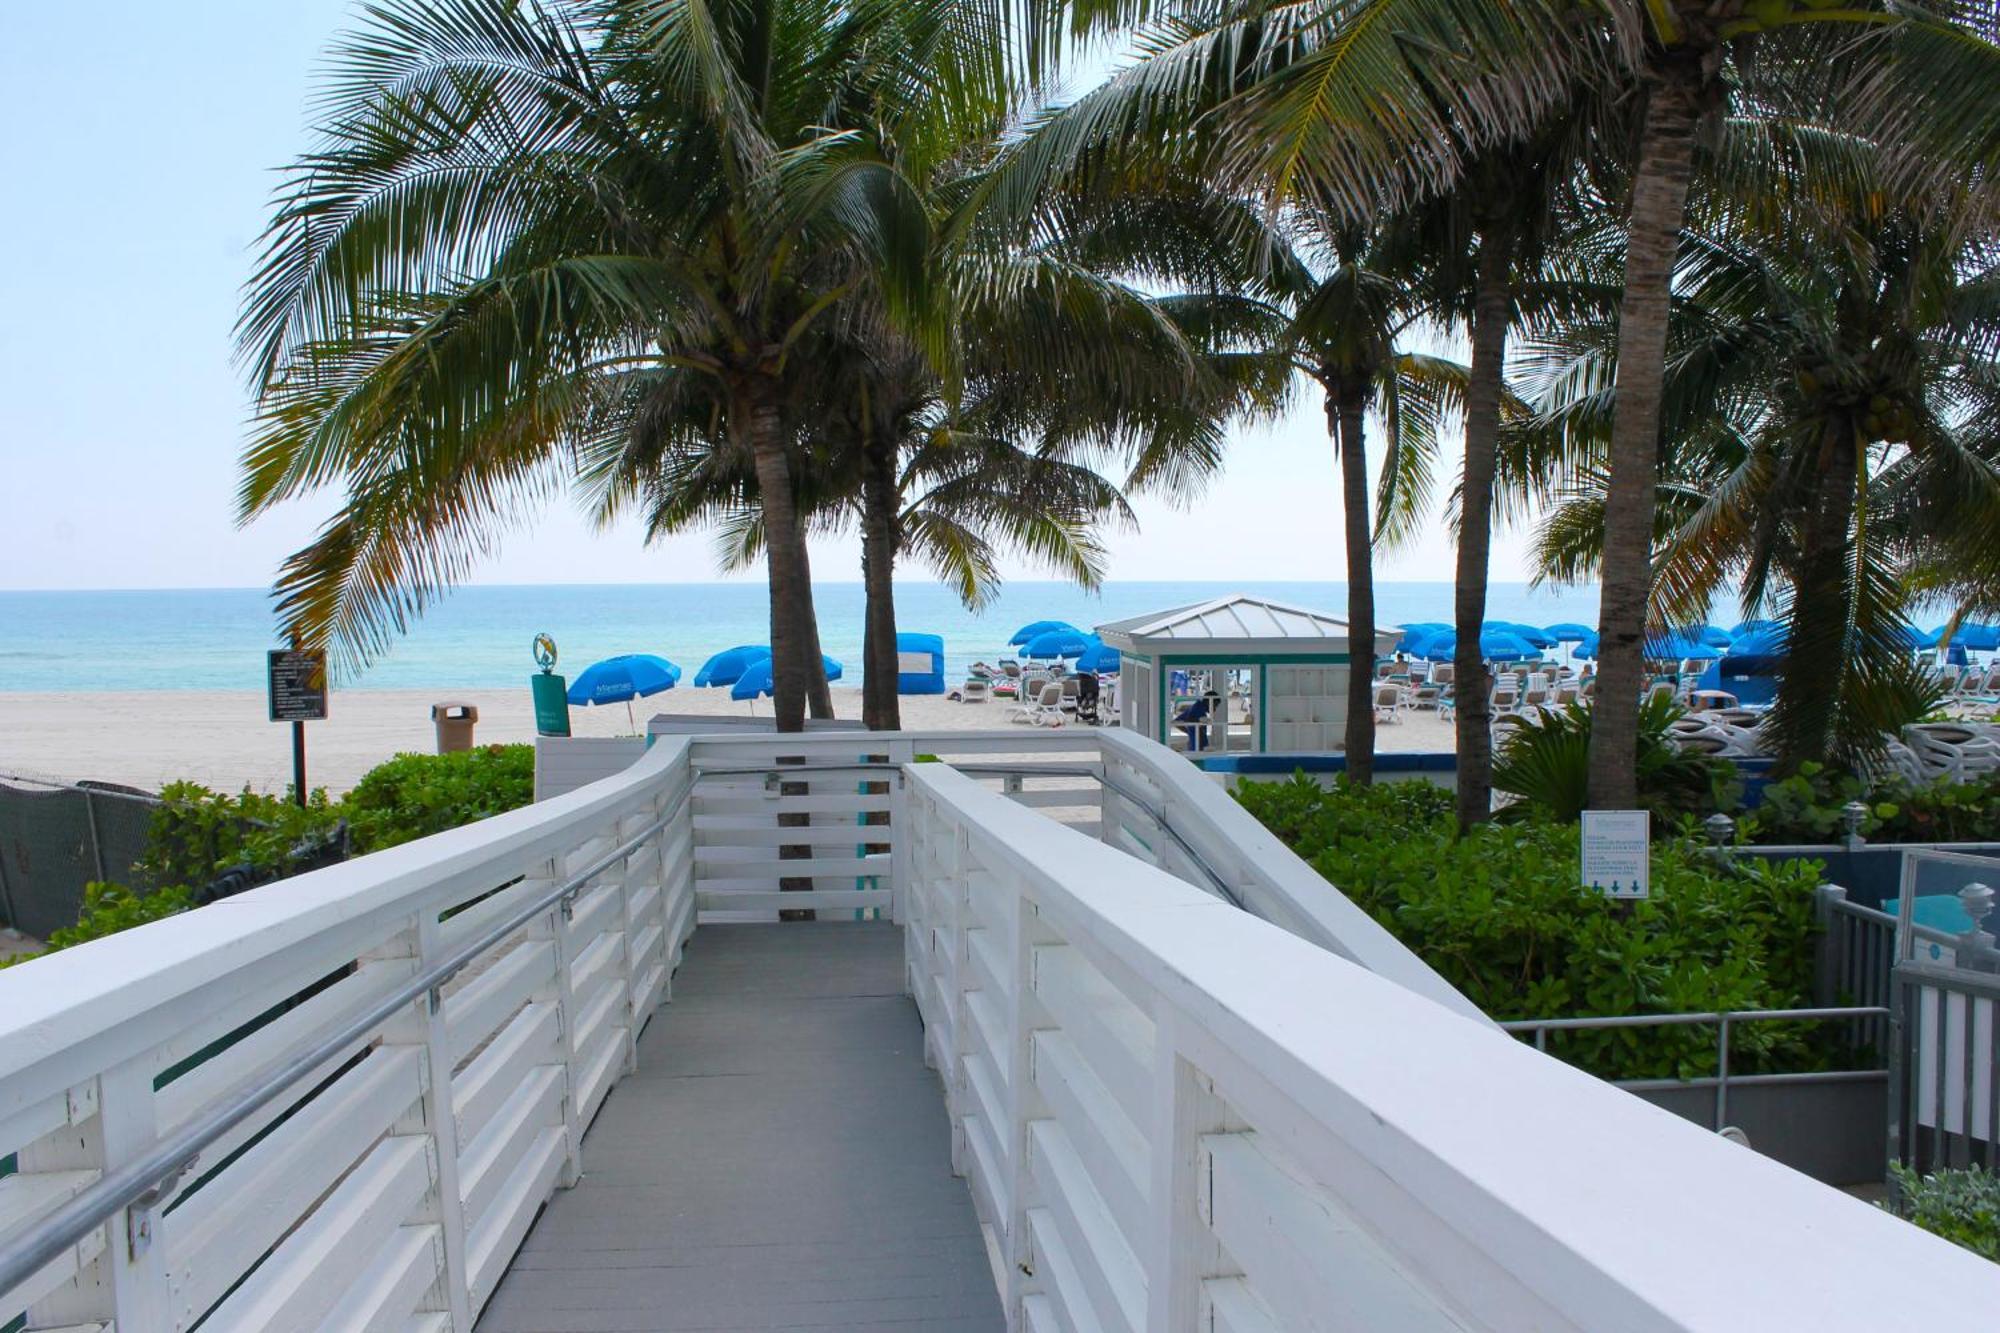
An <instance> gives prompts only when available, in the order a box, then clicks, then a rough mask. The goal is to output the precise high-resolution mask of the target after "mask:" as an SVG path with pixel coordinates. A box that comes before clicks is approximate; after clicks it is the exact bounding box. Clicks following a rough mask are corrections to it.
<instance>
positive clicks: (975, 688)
mask: <svg viewBox="0 0 2000 1333" xmlns="http://www.w3.org/2000/svg"><path fill="white" fill-rule="evenodd" d="M959 695H960V698H959V702H960V703H968V704H983V703H985V702H986V701H987V700H989V699H991V698H992V697H993V685H992V683H991V682H990V681H988V680H987V679H986V678H985V677H984V676H974V677H973V678H972V679H970V680H968V681H966V682H965V684H963V685H961V686H959Z"/></svg>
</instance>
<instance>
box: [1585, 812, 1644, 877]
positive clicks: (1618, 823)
mask: <svg viewBox="0 0 2000 1333" xmlns="http://www.w3.org/2000/svg"><path fill="white" fill-rule="evenodd" d="M1652 832H1653V829H1652V816H1651V815H1649V814H1647V813H1646V812H1645V811H1644V810H1586V811H1584V812H1583V882H1584V885H1585V886H1586V887H1588V888H1592V889H1595V890H1596V891H1597V892H1599V893H1601V894H1603V895H1604V896H1605V897H1607V898H1644V897H1646V896H1647V894H1648V893H1649V892H1650V891H1651V884H1652V876H1651V864H1650V853H1651V851H1652Z"/></svg>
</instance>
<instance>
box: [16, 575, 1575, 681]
mask: <svg viewBox="0 0 2000 1333" xmlns="http://www.w3.org/2000/svg"><path fill="white" fill-rule="evenodd" d="M1232 592H1248V593H1254V594H1256V595H1258V596H1263V597H1269V598H1272V599H1274V600H1277V601H1285V602H1292V603H1295V604H1298V605H1301V606H1308V607H1312V608H1314V609H1317V610H1323V611H1329V612H1332V613H1333V614H1335V615H1344V614H1345V608H1346V605H1347V585H1346V584H1344V583H1337V582H1190V581H1166V582H1141V581H1121V582H1112V583H1107V584H1105V585H1104V587H1103V588H1102V589H1101V590H1099V591H1098V592H1094V593H1092V592H1086V591H1084V590H1082V589H1080V588H1078V587H1076V586H1075V585H1074V584H1069V583H1060V582H1031V581H1022V582H1014V583H1009V584H1007V585H1006V586H1005V587H1003V588H1002V589H1001V591H1000V594H999V596H998V597H996V598H995V600H994V601H993V602H992V603H991V604H990V605H989V606H987V607H985V608H984V609H982V610H981V611H978V612H972V611H968V610H966V609H965V607H964V606H962V605H961V604H960V603H959V601H958V598H957V597H956V596H955V595H953V593H952V592H951V591H950V590H949V589H947V588H945V587H944V586H943V585H941V584H937V583H930V582H915V581H913V582H908V583H898V584H897V585H896V612H897V623H898V627H899V628H900V629H902V630H904V631H906V632H907V631H918V632H923V633H930V634H938V635H942V636H943V638H944V641H945V662H946V671H947V673H948V674H949V675H950V676H951V677H953V678H956V677H958V676H959V675H961V674H962V673H963V671H964V669H965V668H966V666H967V665H969V664H970V663H972V662H975V661H978V660H980V659H981V658H984V659H986V660H987V661H993V660H995V659H996V658H998V657H1000V656H1002V655H1004V653H1005V652H1006V643H1007V638H1008V636H1009V635H1011V634H1012V633H1013V632H1014V630H1015V629H1016V628H1017V627H1018V626H1020V625H1022V624H1024V623H1026V622H1028V621H1031V620H1042V619H1055V620H1067V621H1070V622H1071V623H1073V624H1075V625H1078V626H1080V627H1081V628H1083V629H1086V630H1088V629H1090V628H1092V627H1093V626H1095V625H1098V624H1102V623H1105V622H1107V621H1112V620H1120V619H1123V618H1125V617H1128V616H1136V615H1142V614H1144V613H1146V612H1148V611H1156V610H1160V611H1163V610H1167V609H1169V608H1172V607H1176V606H1182V605H1185V604H1187V603H1190V602H1200V601H1207V600H1210V599H1212V598H1216V597H1221V596H1225V595H1227V594H1229V593H1232ZM813 595H814V599H815V602H816V605H817V607H818V611H819V621H820V640H821V644H822V646H823V647H824V648H825V650H826V651H827V652H828V653H829V654H831V655H832V656H833V657H835V658H837V659H839V660H840V661H842V662H843V663H845V664H846V667H847V671H846V674H845V677H844V679H843V680H842V682H841V683H842V684H845V685H858V684H859V683H860V678H861V670H860V668H861V635H862V606H863V595H862V587H861V584H860V583H858V582H854V583H831V582H830V583H817V584H815V585H814V588H813ZM1375 600H1376V615H1377V617H1378V619H1379V620H1380V621H1381V622H1382V623H1383V624H1385V625H1392V624H1402V623H1408V622H1411V621H1423V620H1435V621H1450V620H1451V618H1452V585H1451V584H1450V583H1448V582H1438V583H1428V582H1383V583H1378V584H1377V585H1376V590H1375ZM1487 616H1488V618H1489V619H1493V620H1514V621H1525V622H1527V623H1530V624H1535V625H1542V624H1551V623H1554V622H1556V621H1565V620H1568V621H1580V622H1582V623H1585V624H1595V623H1596V619H1597V587H1596V586H1595V585H1594V584H1593V585H1588V586H1580V587H1571V588H1550V587H1540V588H1537V587H1530V586H1529V585H1527V584H1525V583H1502V584H1494V585H1493V586H1492V588H1491V589H1490V590H1489V592H1488V597H1487ZM542 632H547V633H549V634H552V635H553V636H554V637H555V640H556V643H557V645H558V646H559V648H560V650H561V654H562V660H561V663H560V665H559V667H558V670H560V671H562V672H564V673H565V674H566V675H569V676H572V677H573V676H575V675H576V673H578V672H579V671H581V670H582V669H583V668H584V667H586V666H588V665H589V664H590V663H592V662H595V661H598V660H600V659H602V658H606V657H612V656H615V655H617V654H619V653H633V652H646V653H658V654H660V655H661V656H663V657H666V658H668V659H669V660H671V661H673V662H676V663H678V664H679V665H680V666H681V667H682V668H683V669H684V670H685V672H686V675H687V678H688V679H690V680H691V679H692V678H693V676H694V673H695V671H696V669H697V668H699V667H700V666H701V664H702V662H703V661H705V660H706V659H707V658H708V657H709V656H710V655H711V654H713V653H716V652H720V651H721V650H722V649H724V648H729V647H733V646H735V645H737V644H744V643H763V642H765V641H766V640H767V639H768V637H769V620H768V602H767V594H766V590H765V585H764V584H762V583H755V582H740V583H654V584H627V583H621V584H532V585H498V584H486V585H472V586H468V587H463V588H459V589H457V590H456V591H454V592H453V593H452V594H451V595H449V596H448V597H446V598H445V599H443V600H442V601H440V602H438V603H436V604H435V605H433V606H432V607H431V608H430V610H429V611H428V612H427V613H426V614H425V615H424V617H423V618H422V619H421V620H420V621H418V622H417V623H416V624H415V625H414V627H413V628H412V630H411V632H410V633H409V634H407V635H405V636H404V637H402V638H401V639H399V640H398V641H397V642H396V643H395V644H394V645H393V646H392V647H391V649H390V651H389V652H388V653H387V654H385V655H384V656H382V657H381V658H379V659H377V660H376V661H375V662H374V663H373V664H372V665H370V666H369V667H368V669H367V670H366V671H364V672H362V673H361V674H360V675H359V676H356V677H352V678H349V679H345V680H343V679H341V678H339V677H338V676H336V678H335V681H334V685H335V688H337V689H364V690H365V689H433V688H435V689H447V688H452V687H457V688H461V689H475V688H498V687H506V686H512V685H519V684H521V683H522V681H523V679H524V678H525V677H527V676H528V675H530V674H532V673H533V671H534V662H533V658H532V653H531V649H530V644H531V642H532V640H533V638H534V636H535V635H536V634H538V633H542ZM279 646H282V645H280V644H279V642H278V640H277V636H276V630H275V621H274V619H273V617H272V612H271V597H270V593H269V592H268V591H266V590H264V589H261V588H208V589H201V588H179V589H153V590H103V591H57V592H29V591H14V592H8V591H0V692H5V693H25V692H38V691H52V692H93V691H94V692H104V691H113V690H119V691H123V690H255V691H260V692H261V691H262V690H263V689H264V654H265V652H266V651H267V650H269V649H271V648H274V647H279Z"/></svg>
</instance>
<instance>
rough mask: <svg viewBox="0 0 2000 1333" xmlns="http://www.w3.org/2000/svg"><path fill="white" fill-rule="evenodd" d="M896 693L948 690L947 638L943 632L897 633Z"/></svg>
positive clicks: (936, 692) (930, 692) (928, 692)
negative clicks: (942, 635) (945, 680)
mask: <svg viewBox="0 0 2000 1333" xmlns="http://www.w3.org/2000/svg"><path fill="white" fill-rule="evenodd" d="M896 693H898V694H943V693H944V639H943V638H942V637H941V636H939V635H936V634H898V635H897V636H896Z"/></svg>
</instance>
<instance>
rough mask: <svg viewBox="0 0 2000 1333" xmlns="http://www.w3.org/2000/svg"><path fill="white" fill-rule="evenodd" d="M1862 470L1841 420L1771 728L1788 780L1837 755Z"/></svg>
mask: <svg viewBox="0 0 2000 1333" xmlns="http://www.w3.org/2000/svg"><path fill="white" fill-rule="evenodd" d="M1859 467H1860V447H1859V445H1858V444H1857V443H1856V440H1855V434H1854V428H1853V426H1852V425H1851V424H1849V423H1848V422H1846V421H1843V420H1835V421H1834V422H1832V423H1830V424H1829V425H1828V427H1827V431H1826V438H1825V439H1824V440H1822V441H1821V443H1820V454H1819V469H1818V470H1819V476H1818V484H1817V485H1815V486H1814V488H1813V498H1812V511H1811V512H1810V513H1808V514H1807V515H1806V519H1805V523H1804V524H1803V525H1802V527H1803V530H1802V531H1801V532H1800V534H1799V565H1798V571H1799V572H1798V576H1797V579H1796V580H1795V582H1794V584H1793V588H1792V616H1791V621H1792V624H1791V634H1790V640H1789V645H1788V646H1789V652H1788V654H1787V660H1786V663H1785V672H1784V675H1783V676H1782V677H1781V678H1780V679H1779V681H1778V699H1777V705H1776V707H1774V708H1773V709H1772V716H1771V723H1770V728H1769V730H1770V731H1771V732H1772V733H1773V735H1774V736H1775V738H1776V740H1777V742H1778V750H1779V753H1778V767H1779V770H1780V771H1781V772H1784V773H1791V772H1795V771H1797V769H1798V766H1799V765H1800V764H1802V763H1805V762H1807V761H1811V762H1814V763H1825V762H1826V760H1827V758H1828V756H1829V755H1830V754H1831V753H1832V750H1833V740H1834V723H1835V719H1836V715H1837V713H1838V712H1839V708H1840V696H1841V690H1842V687H1843V686H1844V685H1845V683H1846V682H1845V679H1844V677H1845V675H1846V672H1845V671H1843V670H1842V669H1841V667H1840V666H1838V665H1833V664H1837V663H1845V662H1847V661H1848V659H1849V657H1850V656H1851V655H1852V653H1853V651H1854V648H1853V645H1852V644H1851V643H1849V642H1848V637H1849V625H1848V620H1849V610H1848V608H1849V605H1850V601H1851V588H1850V586H1849V578H1850V575H1849V573H1848V551H1849V549H1850V546H1851V543H1852V528H1853V521H1854V497H1855V488H1856V481H1855V478H1856V473H1857V472H1858V471H1859ZM1793 662H1802V663H1805V664H1807V669H1806V670H1805V671H1800V672H1794V671H1793V670H1792V669H1791V664H1792V663H1793Z"/></svg>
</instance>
